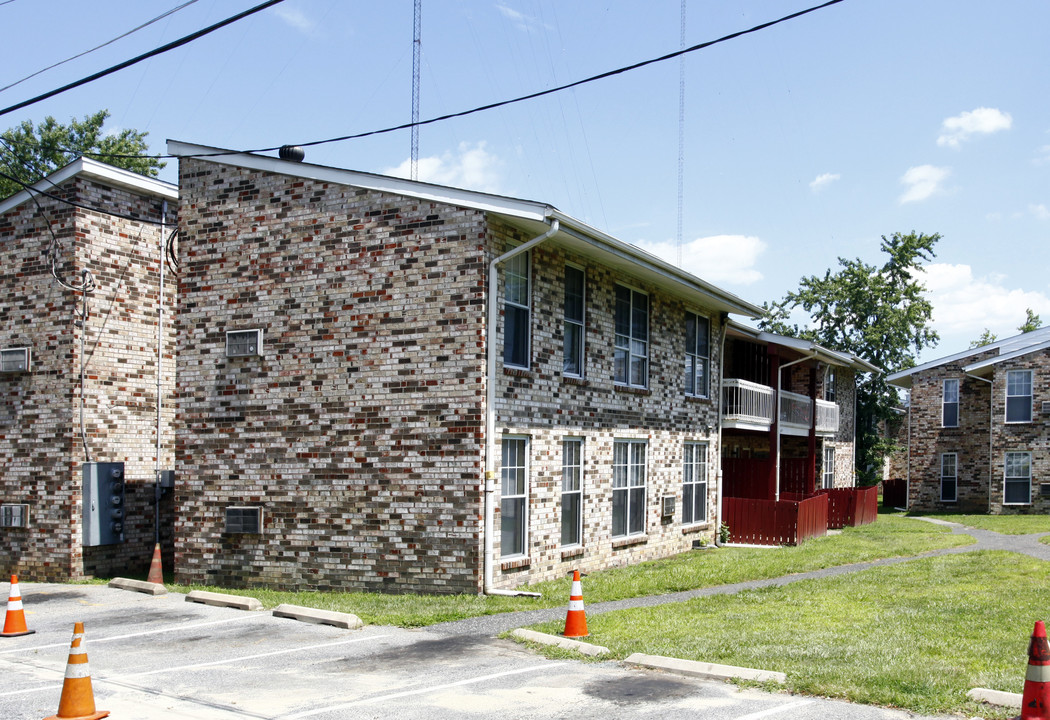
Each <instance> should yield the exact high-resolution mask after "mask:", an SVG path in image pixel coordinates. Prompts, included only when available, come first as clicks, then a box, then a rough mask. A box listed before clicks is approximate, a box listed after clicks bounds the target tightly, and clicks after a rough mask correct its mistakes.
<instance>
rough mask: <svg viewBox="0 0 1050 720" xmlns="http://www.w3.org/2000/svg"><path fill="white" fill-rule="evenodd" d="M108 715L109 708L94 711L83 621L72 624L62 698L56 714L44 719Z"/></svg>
mask: <svg viewBox="0 0 1050 720" xmlns="http://www.w3.org/2000/svg"><path fill="white" fill-rule="evenodd" d="M104 717H109V710H99V711H98V712H96V711H95V695H94V693H92V692H91V669H90V668H89V667H88V656H87V648H86V647H84V623H82V622H78V623H76V624H74V625H73V642H72V643H70V646H69V662H68V663H67V664H66V679H65V681H64V682H63V683H62V699H61V700H59V701H58V714H57V715H51V716H50V717H46V718H44V720H99V718H104Z"/></svg>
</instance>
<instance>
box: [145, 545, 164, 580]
mask: <svg viewBox="0 0 1050 720" xmlns="http://www.w3.org/2000/svg"><path fill="white" fill-rule="evenodd" d="M146 582H151V583H157V584H158V585H163V584H164V569H163V567H161V564H160V543H157V546H156V547H155V548H153V561H152V562H150V564H149V575H148V576H146Z"/></svg>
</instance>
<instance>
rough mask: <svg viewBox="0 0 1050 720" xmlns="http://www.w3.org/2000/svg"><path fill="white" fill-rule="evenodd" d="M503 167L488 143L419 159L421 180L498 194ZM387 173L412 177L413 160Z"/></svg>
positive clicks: (471, 145)
mask: <svg viewBox="0 0 1050 720" xmlns="http://www.w3.org/2000/svg"><path fill="white" fill-rule="evenodd" d="M502 166H503V161H502V160H500V159H499V157H497V156H496V155H493V154H492V153H490V152H489V151H488V150H486V149H485V142H484V141H482V142H479V143H475V144H471V143H466V142H463V143H460V144H459V147H458V148H456V152H451V151H448V152H445V153H443V154H441V155H432V156H430V157H422V158H419V166H418V167H419V179H420V180H421V181H423V182H430V183H437V184H438V185H450V186H452V187H458V188H465V189H467V190H477V191H479V192H491V193H498V192H500V184H501V181H500V174H499V170H500V168H501V167H502ZM383 172H384V173H385V174H387V175H393V176H395V177H402V178H408V177H411V176H412V161H411V159H409V160H405V161H404V162H403V163H401V164H400V165H398V166H397V167H394V168H388V169H387V170H384V171H383Z"/></svg>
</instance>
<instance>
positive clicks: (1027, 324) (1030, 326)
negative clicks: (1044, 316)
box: [1017, 308, 1043, 333]
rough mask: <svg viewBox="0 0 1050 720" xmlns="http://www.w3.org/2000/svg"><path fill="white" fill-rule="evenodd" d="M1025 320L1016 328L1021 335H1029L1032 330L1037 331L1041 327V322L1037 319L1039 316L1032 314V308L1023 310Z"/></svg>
mask: <svg viewBox="0 0 1050 720" xmlns="http://www.w3.org/2000/svg"><path fill="white" fill-rule="evenodd" d="M1025 316H1026V317H1025V320H1024V322H1023V323H1021V324H1020V325H1018V326H1017V330H1018V331H1019V332H1022V333H1029V332H1032V331H1033V330H1038V329H1039V328H1041V327H1042V326H1043V321H1042V320H1040V319H1039V316H1038V315H1036V314H1035V313H1034V312H1032V308H1025Z"/></svg>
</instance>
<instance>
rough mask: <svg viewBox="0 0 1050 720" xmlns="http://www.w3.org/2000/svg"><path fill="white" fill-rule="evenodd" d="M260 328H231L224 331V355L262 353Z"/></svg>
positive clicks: (241, 355) (253, 354) (245, 355)
mask: <svg viewBox="0 0 1050 720" xmlns="http://www.w3.org/2000/svg"><path fill="white" fill-rule="evenodd" d="M262 343H263V331H262V330H231V331H228V332H227V333H226V357H252V356H255V355H262Z"/></svg>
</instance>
